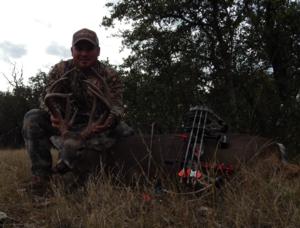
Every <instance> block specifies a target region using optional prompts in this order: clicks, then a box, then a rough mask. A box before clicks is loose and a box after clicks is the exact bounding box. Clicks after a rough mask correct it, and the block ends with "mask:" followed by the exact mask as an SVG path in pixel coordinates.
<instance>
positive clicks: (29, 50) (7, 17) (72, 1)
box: [0, 0, 128, 91]
mask: <svg viewBox="0 0 300 228" xmlns="http://www.w3.org/2000/svg"><path fill="white" fill-rule="evenodd" d="M106 2H108V1H107V0H1V1H0V9H1V13H0V82H1V83H0V90H2V91H6V90H7V88H8V83H7V80H6V79H5V77H3V74H5V75H6V76H10V75H11V72H12V67H13V65H12V64H13V63H15V64H16V66H17V68H18V69H19V70H20V69H23V75H24V78H25V79H26V78H28V77H31V76H34V75H36V74H37V73H38V72H39V70H42V71H44V72H48V71H49V69H50V67H51V66H52V65H53V64H55V63H57V62H59V61H60V60H61V59H68V58H70V57H71V55H70V47H71V40H72V35H73V33H74V32H75V31H77V30H79V29H81V28H84V27H85V28H89V29H92V30H94V31H95V32H96V33H97V34H98V37H99V42H100V46H101V54H100V58H99V59H100V60H101V59H107V58H109V60H110V62H111V63H112V64H120V63H121V62H122V59H123V58H124V57H125V56H126V55H127V54H128V51H123V52H120V50H121V40H120V39H117V38H113V37H112V35H111V33H112V32H115V31H116V30H115V31H114V30H111V29H110V30H105V29H104V28H101V27H100V23H101V19H102V17H103V16H104V15H108V14H109V12H108V9H107V8H106V7H105V3H106Z"/></svg>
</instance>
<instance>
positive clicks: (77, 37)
mask: <svg viewBox="0 0 300 228" xmlns="http://www.w3.org/2000/svg"><path fill="white" fill-rule="evenodd" d="M81 40H87V41H89V42H90V43H92V44H93V45H95V46H97V47H98V46H99V40H98V37H97V34H96V33H95V32H94V31H92V30H89V29H86V28H84V29H80V30H79V31H77V32H75V33H74V35H73V41H72V46H74V45H75V44H77V43H78V42H79V41H81Z"/></svg>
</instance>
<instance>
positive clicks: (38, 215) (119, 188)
mask: <svg viewBox="0 0 300 228" xmlns="http://www.w3.org/2000/svg"><path fill="white" fill-rule="evenodd" d="M262 169H264V167H263V166H259V167H256V168H251V169H249V168H248V169H246V168H242V169H241V170H240V171H239V172H238V173H236V174H235V175H234V176H233V177H232V178H231V179H230V180H229V181H226V183H224V185H223V186H222V187H221V188H215V187H211V188H209V189H207V190H206V191H203V192H201V193H197V194H193V193H192V192H190V193H189V192H182V191H181V192H180V191H178V190H177V189H178V188H175V187H173V188H172V187H169V189H168V191H166V192H163V193H159V194H158V193H156V192H155V191H154V188H153V187H151V186H141V185H138V184H136V185H135V186H127V185H125V184H122V183H121V182H120V181H119V182H116V181H114V177H111V176H109V175H104V174H98V175H97V176H94V177H92V178H91V179H90V180H89V182H88V183H87V186H86V188H85V189H78V190H77V191H74V192H72V193H66V192H65V191H64V185H63V184H62V183H60V182H53V183H51V185H52V189H53V194H51V196H49V197H47V198H38V199H37V198H35V197H33V196H32V195H31V194H30V192H28V191H26V190H24V187H23V185H24V183H26V182H28V180H30V161H29V159H28V156H27V154H26V152H25V150H3V151H0V211H1V212H3V213H5V215H7V218H6V219H3V220H1V222H0V227H66V228H67V227H180V228H182V227H300V177H295V178H293V179H290V178H287V177H286V176H285V175H284V173H281V172H273V173H271V174H270V175H268V176H266V175H262V173H264V170H262ZM174 175H176V174H174ZM168 186H170V185H168Z"/></svg>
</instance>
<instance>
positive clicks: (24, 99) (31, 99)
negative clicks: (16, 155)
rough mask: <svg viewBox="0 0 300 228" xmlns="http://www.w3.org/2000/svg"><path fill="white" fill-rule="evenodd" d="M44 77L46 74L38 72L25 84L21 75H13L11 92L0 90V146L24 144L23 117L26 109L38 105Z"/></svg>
mask: <svg viewBox="0 0 300 228" xmlns="http://www.w3.org/2000/svg"><path fill="white" fill-rule="evenodd" d="M16 79H17V80H16ZM45 79H46V74H45V73H44V72H39V73H38V74H37V75H36V76H34V77H31V78H30V79H29V85H28V86H25V85H24V83H23V78H22V77H19V78H17V77H15V78H14V81H15V85H14V88H13V90H12V92H0V107H1V109H0V147H12V148H16V147H20V146H22V145H23V144H24V143H23V137H22V134H21V130H22V124H23V117H24V114H25V113H26V112H27V111H28V110H30V109H32V108H37V107H38V106H39V97H40V96H41V94H42V92H43V87H44V83H45Z"/></svg>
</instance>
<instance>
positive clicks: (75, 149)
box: [44, 72, 111, 172]
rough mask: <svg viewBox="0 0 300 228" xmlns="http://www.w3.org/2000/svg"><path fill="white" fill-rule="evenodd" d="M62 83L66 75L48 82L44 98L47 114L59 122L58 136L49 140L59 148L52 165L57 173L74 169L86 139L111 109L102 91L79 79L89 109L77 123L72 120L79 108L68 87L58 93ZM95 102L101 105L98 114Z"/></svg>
mask: <svg viewBox="0 0 300 228" xmlns="http://www.w3.org/2000/svg"><path fill="white" fill-rule="evenodd" d="M67 73H69V72H67ZM66 82H68V78H67V77H66V75H63V76H62V77H61V79H59V80H57V81H56V82H55V83H53V84H52V86H51V87H50V88H49V90H48V93H47V95H46V96H45V99H44V102H45V105H46V106H47V107H48V109H49V112H50V114H51V115H52V116H53V117H54V118H55V119H57V120H58V123H59V124H58V130H59V132H60V135H59V136H53V137H51V138H50V139H51V141H52V143H53V144H54V146H55V147H56V148H57V149H58V150H59V157H60V158H59V160H58V162H57V166H56V167H57V168H58V169H59V170H58V171H61V172H64V171H63V170H64V169H65V168H67V169H73V168H74V165H75V164H76V162H77V161H78V160H79V159H80V157H81V156H82V155H83V153H84V152H85V149H86V148H87V145H86V141H87V140H88V139H89V138H90V137H91V136H92V135H93V134H94V133H95V131H96V126H99V125H102V124H104V122H105V120H106V118H107V117H108V114H109V112H110V109H111V105H110V102H109V100H108V99H107V98H106V97H105V96H104V94H103V93H102V91H101V90H100V89H98V88H97V87H96V86H95V85H93V84H92V83H90V82H89V81H88V80H82V83H83V88H85V91H83V92H85V93H86V95H87V97H88V98H89V99H90V100H91V101H92V103H91V107H90V110H89V112H88V113H85V114H86V115H87V116H88V121H87V122H86V123H84V124H83V125H82V124H80V126H77V125H76V121H75V120H76V117H77V115H78V113H80V111H81V110H78V107H76V105H75V104H76V102H74V98H73V96H72V95H73V94H72V90H70V93H63V92H61V91H62V88H63V87H62V85H63V84H64V83H66ZM104 85H105V83H104ZM99 105H101V107H103V108H102V109H103V110H101V113H97V106H98V107H99ZM60 169H61V170H60Z"/></svg>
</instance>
